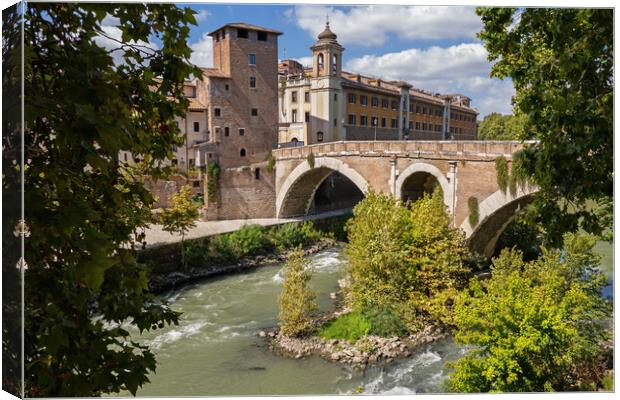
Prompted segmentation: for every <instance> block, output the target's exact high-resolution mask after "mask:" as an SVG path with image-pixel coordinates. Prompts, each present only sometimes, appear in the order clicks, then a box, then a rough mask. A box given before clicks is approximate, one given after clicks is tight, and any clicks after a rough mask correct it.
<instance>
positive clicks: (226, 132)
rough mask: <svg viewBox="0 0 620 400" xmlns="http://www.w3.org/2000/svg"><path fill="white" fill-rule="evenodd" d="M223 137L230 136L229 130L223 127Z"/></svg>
mask: <svg viewBox="0 0 620 400" xmlns="http://www.w3.org/2000/svg"><path fill="white" fill-rule="evenodd" d="M224 136H230V128H228V127H227V126H226V127H224Z"/></svg>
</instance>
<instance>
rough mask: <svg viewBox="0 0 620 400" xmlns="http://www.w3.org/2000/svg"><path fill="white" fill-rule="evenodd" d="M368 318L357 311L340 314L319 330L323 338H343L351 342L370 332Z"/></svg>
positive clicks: (370, 327) (370, 326) (370, 325)
mask: <svg viewBox="0 0 620 400" xmlns="http://www.w3.org/2000/svg"><path fill="white" fill-rule="evenodd" d="M371 329H372V324H371V322H370V320H369V319H368V318H367V317H366V316H364V315H363V314H362V313H361V312H359V311H353V312H351V313H348V314H342V315H340V316H338V317H337V318H335V319H332V320H331V321H328V322H327V323H326V324H325V325H323V327H322V328H321V331H320V332H319V336H321V337H322V338H323V339H344V340H348V341H349V342H351V343H353V342H356V341H357V340H358V339H361V338H363V337H364V336H366V335H368V334H369V333H370V330H371Z"/></svg>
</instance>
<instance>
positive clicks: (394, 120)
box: [391, 118, 398, 128]
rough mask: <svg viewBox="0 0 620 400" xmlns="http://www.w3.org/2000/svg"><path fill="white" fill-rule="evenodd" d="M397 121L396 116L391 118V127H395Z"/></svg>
mask: <svg viewBox="0 0 620 400" xmlns="http://www.w3.org/2000/svg"><path fill="white" fill-rule="evenodd" d="M397 123H398V121H397V120H396V118H392V121H391V127H392V128H397Z"/></svg>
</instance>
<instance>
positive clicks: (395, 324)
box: [364, 307, 407, 337]
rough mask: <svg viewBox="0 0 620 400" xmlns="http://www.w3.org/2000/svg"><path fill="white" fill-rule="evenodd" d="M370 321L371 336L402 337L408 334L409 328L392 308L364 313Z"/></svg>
mask: <svg viewBox="0 0 620 400" xmlns="http://www.w3.org/2000/svg"><path fill="white" fill-rule="evenodd" d="M364 316H365V317H366V318H367V319H368V320H369V321H370V325H371V328H370V334H371V335H377V336H384V337H387V336H402V335H405V334H406V333H407V327H406V326H405V324H404V323H403V321H402V320H401V318H400V317H399V316H398V315H397V314H396V313H395V312H394V310H393V309H392V308H390V307H379V308H374V309H371V310H367V311H365V312H364Z"/></svg>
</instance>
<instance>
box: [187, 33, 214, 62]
mask: <svg viewBox="0 0 620 400" xmlns="http://www.w3.org/2000/svg"><path fill="white" fill-rule="evenodd" d="M189 47H191V49H192V55H191V57H190V58H189V61H190V62H191V63H193V64H195V65H197V66H199V67H213V40H212V39H211V37H210V36H208V35H207V33H203V34H202V37H201V38H200V40H199V41H198V42H196V43H192V44H190V45H189Z"/></svg>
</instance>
